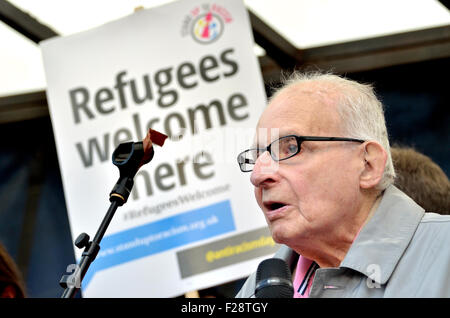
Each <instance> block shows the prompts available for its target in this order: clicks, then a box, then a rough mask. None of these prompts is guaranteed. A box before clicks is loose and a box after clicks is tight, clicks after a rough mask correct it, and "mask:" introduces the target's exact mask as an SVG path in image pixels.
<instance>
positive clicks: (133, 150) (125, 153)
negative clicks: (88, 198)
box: [109, 129, 167, 205]
mask: <svg viewBox="0 0 450 318" xmlns="http://www.w3.org/2000/svg"><path fill="white" fill-rule="evenodd" d="M166 138H167V136H166V135H164V134H162V133H160V132H158V131H156V130H153V129H149V130H148V132H147V136H146V137H145V138H144V140H143V141H139V142H126V143H122V144H120V145H119V146H117V148H116V150H114V152H113V154H112V162H113V164H114V165H116V166H117V167H118V168H119V172H120V176H119V180H117V183H116V184H115V185H114V188H113V189H112V191H111V192H110V194H109V200H110V201H111V202H112V200H116V201H117V202H119V203H120V205H123V204H125V203H126V202H127V200H128V197H129V195H130V193H131V189H132V187H133V185H134V180H133V178H134V176H135V175H136V173H137V171H138V170H139V168H140V167H142V166H143V165H145V164H146V163H148V162H150V161H151V160H152V159H153V155H154V154H155V151H154V150H153V143H155V144H156V145H158V146H160V147H162V146H163V144H164V141H165V140H166Z"/></svg>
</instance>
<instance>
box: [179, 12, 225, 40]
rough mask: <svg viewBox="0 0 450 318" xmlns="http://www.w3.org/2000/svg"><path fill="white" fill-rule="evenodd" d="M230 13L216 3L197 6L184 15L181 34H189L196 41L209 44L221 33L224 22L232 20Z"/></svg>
mask: <svg viewBox="0 0 450 318" xmlns="http://www.w3.org/2000/svg"><path fill="white" fill-rule="evenodd" d="M232 21H233V19H232V18H231V14H230V13H229V12H228V11H227V10H226V9H225V8H224V7H221V6H219V5H217V4H203V5H201V6H197V7H195V8H194V9H192V10H191V11H190V13H189V14H188V15H186V16H185V18H184V20H183V25H182V30H181V35H182V36H187V35H191V36H192V38H193V39H194V40H195V41H197V42H198V43H202V44H209V43H212V42H214V41H216V40H217V39H218V38H220V36H221V35H222V34H223V31H224V26H225V24H228V23H230V22H232Z"/></svg>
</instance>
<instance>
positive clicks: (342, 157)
mask: <svg viewBox="0 0 450 318" xmlns="http://www.w3.org/2000/svg"><path fill="white" fill-rule="evenodd" d="M305 85H310V84H302V87H303V86H305ZM309 88H310V89H308V86H306V87H305V88H304V91H303V92H299V89H298V88H297V89H295V87H288V88H287V89H285V90H284V91H283V92H281V93H280V94H279V95H277V96H276V97H275V98H274V99H273V100H272V102H271V103H270V104H269V105H268V107H267V108H266V110H265V111H264V113H263V114H262V116H261V118H260V121H259V123H258V126H257V131H256V138H255V139H256V144H255V146H256V147H258V148H262V147H267V146H268V145H269V144H270V143H271V142H273V141H274V140H276V139H277V138H279V137H282V136H285V135H289V134H295V135H302V136H327V137H330V136H331V137H348V136H345V135H343V133H342V128H341V119H340V117H339V115H338V113H337V112H336V110H335V103H334V101H333V98H332V97H330V96H328V95H321V94H319V93H315V92H314V90H311V87H309ZM361 149H362V148H361V147H360V144H359V143H352V142H336V141H331V142H329V141H304V142H303V143H302V144H301V151H300V153H299V154H297V155H296V156H294V157H292V158H289V159H287V160H284V161H280V162H278V163H277V164H274V162H273V161H272V159H271V158H270V155H269V153H268V152H265V153H264V154H262V155H261V156H260V157H259V158H258V160H257V161H256V163H255V165H254V169H253V171H252V173H251V182H252V183H253V185H254V187H255V196H256V200H257V202H258V204H259V206H260V207H261V209H262V211H263V212H264V215H265V218H266V221H267V223H268V225H269V228H270V230H271V232H272V236H273V238H274V240H275V241H276V242H278V243H283V244H286V245H288V246H290V247H292V248H294V246H295V247H298V246H301V245H304V246H306V245H307V244H311V242H312V241H314V242H316V243H317V244H319V243H320V241H323V240H332V239H333V238H335V239H339V237H340V236H341V235H342V231H345V230H346V229H348V225H349V224H351V223H352V222H354V220H353V218H354V216H355V215H356V213H357V211H358V209H359V208H360V205H361V198H360V187H359V175H360V173H361V171H362V169H363V168H364V164H362V162H363V159H362V154H363V150H361Z"/></svg>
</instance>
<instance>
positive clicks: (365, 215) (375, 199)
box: [294, 192, 382, 268]
mask: <svg viewBox="0 0 450 318" xmlns="http://www.w3.org/2000/svg"><path fill="white" fill-rule="evenodd" d="M381 198H382V192H380V193H377V194H375V195H372V196H371V197H370V199H368V200H367V201H366V202H367V203H366V204H363V205H362V206H361V209H360V211H359V212H358V215H359V216H361V217H360V218H358V217H355V223H354V224H353V225H351V226H349V227H348V228H347V229H345V230H343V231H342V233H340V235H339V238H334V240H332V242H330V240H328V241H326V240H324V241H323V242H322V243H323V244H322V246H320V243H319V246H318V245H316V248H315V249H316V251H319V253H317V254H316V253H307V252H306V251H305V253H302V252H301V251H297V250H296V252H297V253H298V254H301V255H303V256H305V257H306V258H309V259H311V260H314V261H315V262H316V263H317V264H318V265H319V266H320V267H321V268H330V267H338V266H339V265H340V264H341V263H342V261H343V260H344V257H345V256H346V255H347V252H348V250H349V249H350V247H351V245H352V244H353V241H354V240H355V238H356V237H357V235H358V234H359V232H360V231H361V229H362V228H363V227H364V226H365V225H366V224H367V222H369V220H370V218H371V217H372V216H373V214H374V213H375V211H376V210H377V208H378V206H379V205H380V202H381ZM328 238H329V236H328ZM294 250H295V249H294ZM310 252H312V251H310Z"/></svg>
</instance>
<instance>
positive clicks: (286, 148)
mask: <svg viewBox="0 0 450 318" xmlns="http://www.w3.org/2000/svg"><path fill="white" fill-rule="evenodd" d="M304 141H351V142H359V143H363V142H364V140H361V139H354V138H342V137H315V136H296V135H288V136H284V137H281V138H279V139H277V140H275V141H274V142H272V143H271V144H270V145H268V146H267V147H266V148H253V149H247V150H245V151H243V152H241V153H240V154H239V155H238V156H237V161H238V164H239V168H240V169H241V171H242V172H250V171H252V170H253V166H254V165H255V162H256V160H257V159H258V158H259V156H261V155H262V154H263V153H264V152H266V151H268V152H269V153H270V156H271V157H272V159H273V160H275V161H282V160H286V159H289V158H291V157H293V156H295V155H296V154H298V153H299V152H300V150H301V145H302V142H304Z"/></svg>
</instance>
